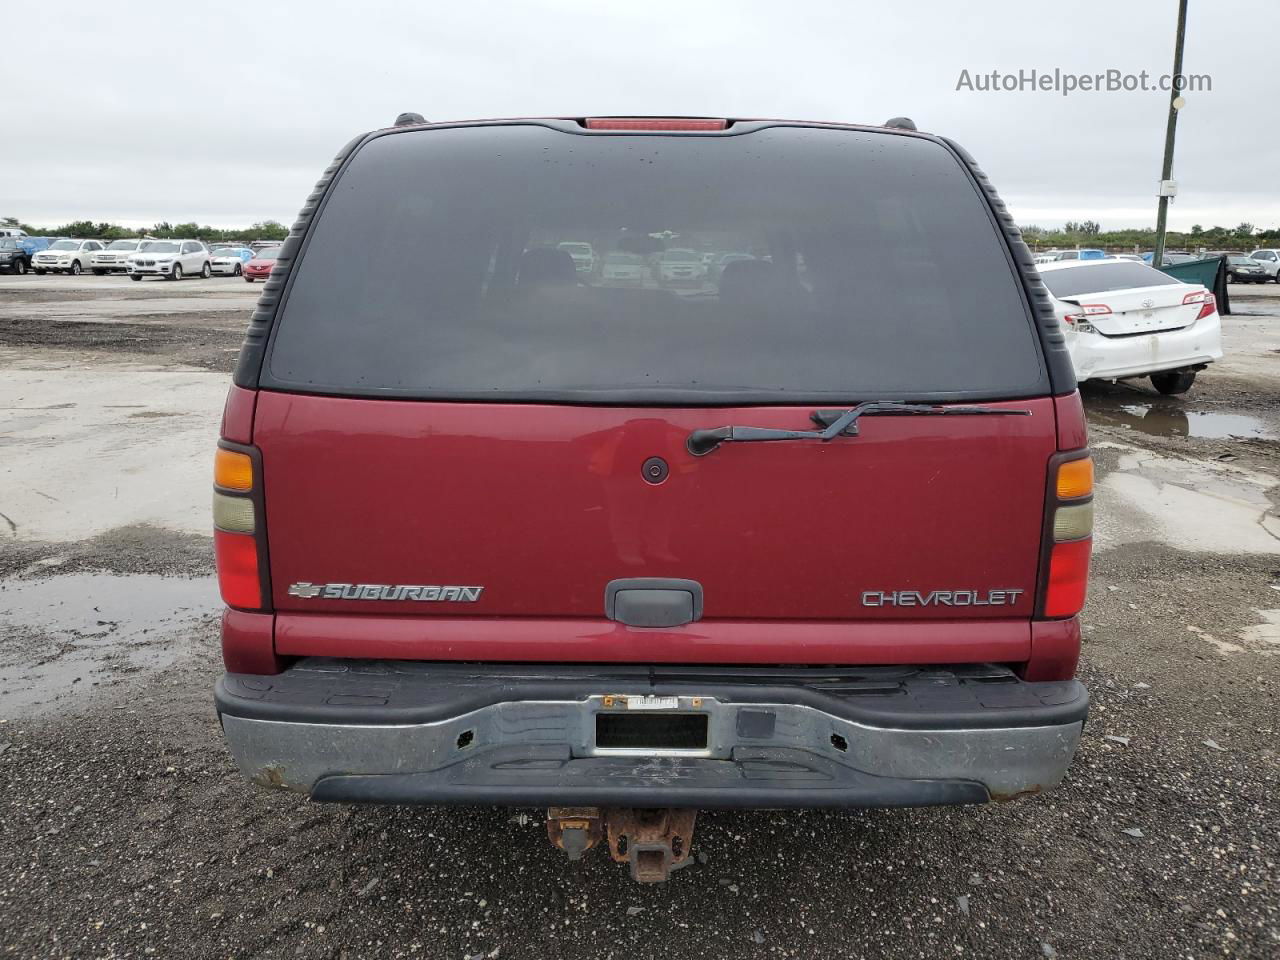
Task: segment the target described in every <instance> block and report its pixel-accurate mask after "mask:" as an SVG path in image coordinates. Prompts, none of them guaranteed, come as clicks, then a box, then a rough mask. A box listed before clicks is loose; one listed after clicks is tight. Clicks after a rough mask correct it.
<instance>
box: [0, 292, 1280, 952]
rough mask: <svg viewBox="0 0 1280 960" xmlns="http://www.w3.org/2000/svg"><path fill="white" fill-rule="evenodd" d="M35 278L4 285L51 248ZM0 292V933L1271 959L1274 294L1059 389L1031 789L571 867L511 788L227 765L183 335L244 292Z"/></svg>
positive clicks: (1276, 465)
mask: <svg viewBox="0 0 1280 960" xmlns="http://www.w3.org/2000/svg"><path fill="white" fill-rule="evenodd" d="M4 279H5V278H0V304H2V303H9V302H11V301H9V300H8V299H6V296H7V295H6V293H5V289H4ZM41 279H42V280H44V281H46V282H48V286H47V287H46V288H32V287H24V288H21V289H15V290H14V291H13V292H12V294H11V295H12V296H26V295H27V292H28V291H29V290H31V289H35V290H36V292H41V291H42V290H49V291H51V292H56V289H55V287H56V284H57V283H58V282H59V280H60V279H63V278H41ZM109 279H110V278H103V280H94V281H91V283H96V284H102V286H99V287H95V288H92V289H89V290H88V292H86V290H85V289H81V288H77V289H76V290H74V291H70V292H73V293H74V294H75V299H77V300H84V299H86V298H88V297H90V296H91V295H93V294H94V291H95V290H100V291H102V294H101V295H102V296H114V295H115V291H114V290H113V289H112V288H111V287H110V286H108V285H105V284H104V281H106V280H109ZM28 283H30V281H28ZM118 283H121V284H123V285H124V286H125V287H130V286H141V287H142V288H143V289H144V290H147V289H148V288H151V289H155V290H156V292H155V296H156V297H160V296H161V295H162V294H163V295H164V296H171V295H172V294H171V293H170V291H171V289H172V288H173V286H174V285H173V284H143V285H136V284H134V285H131V284H130V283H129V281H127V280H119V281H118ZM210 289H211V290H212V289H214V288H210ZM191 295H192V296H197V295H200V294H198V293H192V294H191ZM1241 299H1243V298H1236V299H1234V303H1235V304H1236V305H1237V306H1238V305H1239V304H1240V302H1241ZM28 302H29V303H30V304H34V306H31V307H28V308H24V309H32V310H34V311H35V312H34V313H33V314H32V317H30V318H29V320H28V321H21V323H23V324H27V325H25V326H20V327H15V326H11V325H9V321H5V320H0V390H7V391H9V392H7V393H5V392H0V515H4V516H9V517H11V518H12V522H13V523H14V525H15V526H14V527H13V528H10V526H9V525H8V524H7V523H6V522H5V520H4V518H3V516H0V785H3V787H4V789H3V790H2V791H0V956H14V957H36V956H40V957H44V956H50V957H145V956H158V957H167V956H176V955H181V956H184V957H190V958H193V960H196V958H205V957H208V958H214V957H219V958H221V957H323V958H350V960H357V958H367V957H428V958H436V957H440V958H456V960H462V958H481V957H495V958H496V957H503V958H525V957H528V958H543V957H565V958H578V957H582V958H587V957H590V958H593V960H599V958H605V957H618V958H628V960H633V958H646V957H671V956H684V955H689V956H695V955H696V956H702V955H709V956H714V957H797V958H810V957H815V958H826V957H832V958H834V957H867V958H899V957H901V958H908V957H910V958H919V957H925V958H933V957H960V956H971V957H982V958H1005V957H1008V958H1045V957H1063V958H1083V957H1088V958H1107V960H1110V958H1116V957H1134V958H1148V957H1150V958H1166V957H1178V958H1182V957H1192V958H1202V957H1206V958H1207V957H1242V958H1272V957H1275V956H1278V955H1280V830H1278V829H1277V824H1280V800H1278V799H1277V798H1278V797H1280V748H1278V747H1277V743H1280V740H1278V738H1277V732H1278V731H1277V727H1278V726H1280V526H1277V523H1278V521H1277V517H1278V516H1280V445H1278V441H1277V440H1276V437H1278V436H1280V377H1277V376H1276V368H1277V366H1280V354H1276V353H1273V352H1272V351H1275V350H1280V319H1275V320H1270V319H1268V318H1267V317H1266V316H1245V317H1241V318H1240V319H1239V320H1233V319H1232V318H1227V320H1226V325H1227V326H1226V329H1227V331H1228V349H1229V356H1228V358H1227V360H1225V361H1224V362H1223V363H1222V364H1220V365H1218V366H1217V367H1215V368H1211V369H1210V370H1209V371H1207V372H1206V373H1204V374H1202V375H1201V378H1200V380H1199V382H1197V384H1196V386H1195V388H1194V390H1193V391H1192V393H1191V394H1189V395H1187V396H1186V397H1183V398H1162V397H1160V396H1159V395H1158V394H1156V393H1155V392H1154V391H1152V390H1150V389H1149V387H1148V386H1146V385H1145V384H1142V383H1138V384H1121V385H1105V384H1104V385H1090V386H1089V387H1087V388H1086V390H1085V391H1084V393H1085V404H1086V407H1087V408H1088V410H1089V412H1090V419H1091V423H1092V430H1093V440H1094V442H1095V443H1096V444H1097V459H1098V464H1099V484H1100V486H1099V496H1098V517H1099V543H1098V553H1097V555H1096V559H1095V563H1094V575H1093V579H1092V583H1091V591H1090V599H1089V603H1088V606H1087V608H1086V611H1085V614H1084V617H1083V623H1084V629H1085V646H1084V654H1083V664H1082V677H1083V679H1084V680H1085V682H1086V683H1087V684H1088V685H1089V687H1090V690H1091V692H1092V696H1093V706H1092V712H1091V717H1090V721H1089V725H1088V727H1087V729H1086V731H1085V738H1084V741H1083V743H1082V745H1081V749H1080V752H1079V754H1078V756H1077V758H1076V760H1075V762H1074V764H1073V765H1072V768H1071V770H1070V772H1069V774H1068V777H1067V780H1066V782H1065V783H1064V785H1063V786H1062V787H1061V788H1060V789H1058V790H1057V791H1055V792H1053V793H1051V794H1047V795H1044V796H1040V797H1034V798H1029V799H1024V800H1020V801H1017V802H1013V803H1008V804H991V805H987V806H985V807H978V808H955V809H941V810H915V811H853V812H842V813H826V812H823V813H767V812H766V813H723V812H708V813H704V814H703V815H702V816H701V817H700V818H699V822H698V828H697V834H696V836H695V841H694V849H695V854H696V856H695V861H694V863H693V864H692V865H691V866H690V867H689V868H687V869H685V870H682V871H680V872H679V873H678V874H677V875H676V876H675V877H674V878H673V880H672V881H671V882H670V883H668V884H666V885H665V886H661V887H639V886H636V885H634V884H633V883H632V882H631V881H630V880H629V879H627V878H626V874H625V871H623V870H622V869H621V868H619V867H617V866H616V865H615V864H612V863H610V862H609V861H608V860H607V858H605V857H603V856H594V855H588V858H587V859H586V860H585V861H584V862H583V863H581V864H580V865H571V864H569V863H567V862H566V861H565V860H564V858H563V855H562V854H559V853H558V852H557V851H555V850H553V849H552V848H551V847H550V845H549V844H548V843H547V841H546V838H545V826H544V823H543V820H542V815H541V812H540V811H536V810H530V811H513V810H491V809H473V808H464V809H456V810H445V809H415V808H341V807H327V806H320V805H313V804H310V803H308V802H306V801H303V800H299V799H298V798H297V797H294V796H291V795H279V794H273V793H268V792H265V791H262V790H261V789H258V788H255V787H251V786H250V785H249V784H247V783H245V782H243V781H242V780H241V779H240V777H239V775H238V774H237V773H236V772H235V771H234V769H233V768H232V765H231V763H230V760H229V758H228V757H227V755H226V752H225V750H224V748H223V746H222V743H221V740H220V736H219V731H218V725H217V720H216V718H215V716H214V714H213V710H212V704H211V695H210V690H211V686H212V684H213V682H214V680H215V678H216V677H217V675H218V673H219V671H220V669H221V668H220V664H219V661H218V654H217V623H216V608H217V604H216V600H213V599H211V594H212V584H211V582H210V579H209V578H210V575H211V573H212V560H211V551H210V541H209V538H208V536H207V535H205V534H204V533H203V530H204V529H206V528H205V527H204V524H205V522H206V521H205V519H204V511H206V510H207V501H206V498H207V492H208V477H207V471H208V455H209V452H208V451H209V448H210V446H211V444H212V440H213V437H214V435H215V433H216V424H217V414H218V410H219V406H220V401H219V399H218V395H219V393H220V392H221V390H222V389H223V388H224V387H225V383H226V378H225V374H224V373H222V372H208V371H224V370H225V369H227V368H229V366H230V363H229V361H228V362H226V363H224V365H222V366H218V365H216V364H214V363H212V362H209V363H206V364H202V363H201V362H199V360H198V359H196V360H193V359H192V358H193V357H196V358H199V357H200V356H201V355H202V350H203V348H204V346H206V345H207V343H212V342H215V341H217V342H227V343H230V345H231V346H232V347H234V346H238V340H239V329H237V324H243V321H244V317H247V313H248V309H249V306H250V305H251V303H252V298H251V297H248V296H246V300H245V312H244V316H242V317H239V318H238V319H237V314H235V313H234V312H227V311H209V312H196V313H183V314H171V315H167V316H162V317H159V318H157V319H155V320H147V321H146V322H114V323H105V324H104V323H95V324H85V325H82V328H77V325H75V324H69V323H65V322H46V323H43V324H41V323H39V322H37V320H38V304H37V303H36V301H34V300H30V301H28ZM48 302H50V303H56V302H58V300H57V298H54V297H51V298H50V299H49V301H48ZM1277 303H1280V301H1277ZM1263 306H1264V307H1266V308H1270V306H1271V302H1270V301H1267V302H1266V303H1264V304H1263ZM148 309H152V307H145V306H140V308H139V315H142V313H143V312H145V311H146V310H148ZM46 319H48V318H46ZM209 324H213V325H214V327H215V328H216V333H215V332H214V330H213V329H211V327H210V326H209ZM224 325H225V327H226V329H225V330H224V329H223V327H224ZM87 327H92V328H93V331H94V332H93V333H92V335H91V334H90V333H89V332H88V331H87V330H85V329H83V328H87ZM153 334H154V335H153ZM131 336H142V337H144V338H145V340H144V345H143V346H141V347H140V346H137V345H136V342H135V345H128V343H129V341H127V340H125V339H123V338H127V337H131ZM113 338H115V339H113ZM224 338H225V339H224ZM206 341H207V343H206ZM231 356H232V357H233V356H234V355H233V354H232V355H231ZM165 378H170V379H165ZM173 378H183V379H176V380H175V379H173ZM14 384H16V386H15V385H14ZM183 384H186V386H182V385H183ZM175 391H177V392H175ZM136 430H143V431H145V432H142V433H134V432H131V431H136ZM104 436H105V437H106V438H107V439H106V440H103V439H102V438H103V437H104ZM42 438H45V442H44V443H43V445H42ZM139 450H143V451H148V452H149V457H148V458H147V459H149V460H151V461H157V462H158V463H159V464H160V465H161V470H160V474H159V475H160V476H162V477H163V478H164V481H163V482H159V481H157V482H156V483H154V484H151V483H148V482H142V483H141V488H140V490H134V487H135V486H136V484H135V483H134V482H117V480H119V479H122V478H124V477H125V475H126V473H125V472H126V471H128V470H129V469H131V468H133V467H136V466H137V463H136V460H137V456H138V454H137V451H139ZM66 451H71V452H72V453H73V454H75V455H72V456H69V455H67V453H66ZM121 451H123V452H121ZM131 451H132V452H131ZM131 457H132V458H133V459H130V458H131ZM14 463H17V464H19V467H18V468H14V467H12V466H11V465H12V464H14ZM77 464H80V465H81V466H80V467H79V470H80V474H81V475H80V476H78V475H77V473H76V470H77ZM85 465H87V467H86V466H85ZM148 466H151V465H150V464H148ZM129 476H130V477H131V478H132V477H142V478H143V479H144V480H147V479H149V478H150V477H151V476H152V475H151V473H149V472H148V471H147V470H145V469H144V470H143V471H142V472H141V473H138V474H133V475H129ZM15 477H17V480H15ZM108 477H111V478H112V480H111V487H112V488H113V490H115V491H117V492H115V493H113V494H112V495H111V496H104V495H101V494H100V492H96V491H98V488H99V487H101V486H102V485H103V484H104V483H106V482H107V481H106V478H108ZM95 485H97V486H95ZM33 490H35V491H38V492H32V491H33ZM41 493H42V494H44V495H46V496H52V497H54V498H56V499H55V500H49V499H46V496H41V495H39V494H41Z"/></svg>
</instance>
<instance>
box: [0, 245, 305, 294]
mask: <svg viewBox="0 0 1280 960" xmlns="http://www.w3.org/2000/svg"><path fill="white" fill-rule="evenodd" d="M279 250H280V245H279V244H278V243H272V244H267V243H261V242H258V243H255V244H253V245H248V246H246V245H242V244H225V243H222V244H214V245H213V246H212V247H210V246H209V245H207V244H205V243H204V242H203V241H201V240H185V239H179V240H157V239H155V238H152V237H141V238H130V239H121V240H112V241H110V242H105V241H102V240H92V239H74V238H70V237H58V238H49V237H28V236H26V235H16V236H2V237H0V272H4V273H15V274H19V275H21V274H25V273H27V271H31V272H32V273H36V274H41V275H42V274H46V273H65V274H69V275H71V276H79V275H80V274H82V273H84V272H85V271H92V272H93V274H94V275H95V276H105V275H107V274H109V273H123V274H127V275H128V276H129V279H131V280H142V278H143V277H149V276H150V277H162V278H163V279H165V280H181V279H183V278H184V277H211V276H224V277H240V276H243V277H244V279H245V280H246V281H247V282H249V283H252V282H253V281H254V280H265V279H266V278H267V277H268V276H269V275H270V273H271V267H272V266H273V265H274V264H275V259H276V256H277V254H278V253H279Z"/></svg>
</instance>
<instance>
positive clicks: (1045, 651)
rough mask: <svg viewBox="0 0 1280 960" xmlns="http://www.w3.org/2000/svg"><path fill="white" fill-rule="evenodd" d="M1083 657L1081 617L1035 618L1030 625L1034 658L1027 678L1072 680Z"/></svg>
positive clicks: (1025, 674)
mask: <svg viewBox="0 0 1280 960" xmlns="http://www.w3.org/2000/svg"><path fill="white" fill-rule="evenodd" d="M1079 659H1080V618H1079V617H1071V618H1070V619H1068V620H1036V621H1033V622H1032V624H1031V657H1030V659H1029V660H1028V661H1027V662H1026V664H1025V665H1024V666H1023V668H1022V675H1023V679H1025V680H1070V679H1071V678H1072V677H1074V676H1075V675H1076V663H1077V661H1079Z"/></svg>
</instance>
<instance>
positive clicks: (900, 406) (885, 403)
mask: <svg viewBox="0 0 1280 960" xmlns="http://www.w3.org/2000/svg"><path fill="white" fill-rule="evenodd" d="M877 415H878V416H893V417H910V416H1014V417H1029V416H1031V411H1030V410H1009V409H1006V408H1003V407H944V406H940V405H939V404H935V403H904V402H902V401H900V400H868V401H866V402H865V403H860V404H858V405H857V406H856V407H849V408H848V409H847V410H815V411H814V412H813V413H811V414H810V417H811V418H812V419H813V420H814V422H816V423H818V424H820V425H822V426H823V427H824V429H822V430H780V429H777V428H774V427H739V426H725V427H706V428H704V429H702V430H694V431H693V432H692V433H691V434H689V437H688V439H687V440H686V441H685V447H686V448H687V449H688V451H689V452H690V453H691V454H693V455H694V456H695V457H705V456H706V455H707V454H708V453H710V452H711V451H712V450H715V449H717V448H718V447H719V446H720V444H722V443H751V442H766V441H771V440H821V441H822V442H823V443H828V442H830V441H832V440H834V439H835V438H836V437H839V436H846V437H856V436H857V435H858V419H859V418H860V417H865V416H877Z"/></svg>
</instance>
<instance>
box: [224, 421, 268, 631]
mask: <svg viewBox="0 0 1280 960" xmlns="http://www.w3.org/2000/svg"><path fill="white" fill-rule="evenodd" d="M261 466H262V460H261V456H260V455H259V453H258V451H257V449H256V448H254V447H247V446H243V445H240V444H234V443H230V442H229V441H226V440H223V441H221V442H220V443H219V444H218V451H217V453H216V455H215V456H214V462H213V552H214V559H215V560H216V562H217V568H218V589H219V590H220V591H221V593H222V602H223V603H225V604H226V605H227V606H229V607H234V608H235V609H237V610H265V609H267V608H268V607H269V603H268V599H269V598H270V596H271V590H270V585H269V583H268V581H267V552H266V530H265V528H264V526H263V522H262V469H261Z"/></svg>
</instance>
